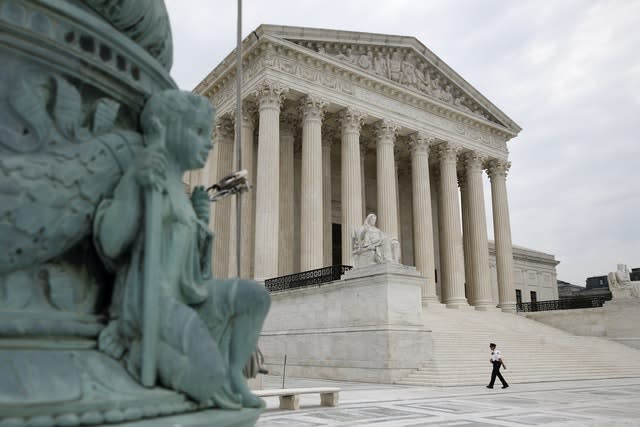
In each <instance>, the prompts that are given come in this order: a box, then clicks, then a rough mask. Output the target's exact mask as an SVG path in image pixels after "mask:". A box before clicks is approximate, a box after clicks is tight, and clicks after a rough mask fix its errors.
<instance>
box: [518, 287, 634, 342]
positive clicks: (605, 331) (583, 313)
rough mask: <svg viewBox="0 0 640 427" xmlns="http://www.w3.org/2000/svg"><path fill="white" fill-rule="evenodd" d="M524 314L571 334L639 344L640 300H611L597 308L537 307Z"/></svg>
mask: <svg viewBox="0 0 640 427" xmlns="http://www.w3.org/2000/svg"><path fill="white" fill-rule="evenodd" d="M526 317H527V318H529V319H533V320H536V321H538V322H541V323H544V324H546V325H549V326H553V327H554V328H558V329H561V330H563V331H567V332H570V333H572V334H575V335H582V336H591V337H604V338H607V339H610V340H613V341H616V342H619V343H621V344H625V345H628V346H629V347H633V348H640V327H639V326H638V325H640V302H639V301H637V299H622V300H615V299H614V300H611V301H608V302H606V303H605V304H604V306H603V307H598V308H581V309H575V310H557V311H539V312H534V313H526Z"/></svg>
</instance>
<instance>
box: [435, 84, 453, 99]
mask: <svg viewBox="0 0 640 427" xmlns="http://www.w3.org/2000/svg"><path fill="white" fill-rule="evenodd" d="M452 92H453V88H452V87H451V85H450V84H447V85H446V86H445V87H444V90H443V91H441V92H440V94H439V95H438V99H440V100H441V101H444V102H447V103H451V102H452V101H453V93H452Z"/></svg>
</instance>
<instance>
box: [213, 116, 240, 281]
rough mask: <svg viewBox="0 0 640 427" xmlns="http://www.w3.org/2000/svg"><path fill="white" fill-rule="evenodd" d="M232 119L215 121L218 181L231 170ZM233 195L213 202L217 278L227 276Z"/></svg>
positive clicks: (224, 118)
mask: <svg viewBox="0 0 640 427" xmlns="http://www.w3.org/2000/svg"><path fill="white" fill-rule="evenodd" d="M233 130H234V127H233V120H232V119H231V118H230V117H229V116H223V117H220V119H218V120H217V123H216V130H215V132H216V135H215V138H216V142H217V144H216V145H217V147H218V148H217V150H218V156H217V157H218V162H217V165H216V179H215V180H214V181H215V182H218V181H219V180H220V179H222V178H224V177H225V176H227V175H228V174H230V173H231V172H232V171H233V167H234V165H233V151H234V150H233V138H234V131H233ZM234 201H235V198H234V197H227V198H224V199H222V200H219V201H217V202H216V203H214V204H213V208H214V209H215V210H216V213H215V216H214V224H213V231H214V233H215V239H214V240H213V244H214V249H213V275H214V276H215V277H218V278H227V277H229V260H230V256H229V255H230V253H229V245H230V243H231V231H232V230H231V204H232V203H233V202H234Z"/></svg>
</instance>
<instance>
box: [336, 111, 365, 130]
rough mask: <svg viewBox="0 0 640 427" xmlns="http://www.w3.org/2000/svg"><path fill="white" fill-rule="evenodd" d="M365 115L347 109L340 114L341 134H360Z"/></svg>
mask: <svg viewBox="0 0 640 427" xmlns="http://www.w3.org/2000/svg"><path fill="white" fill-rule="evenodd" d="M365 117H366V114H365V113H363V112H361V111H358V110H355V109H353V108H351V107H347V108H345V109H344V110H342V111H341V112H340V124H341V125H342V133H357V134H359V133H360V129H361V128H362V124H363V122H364V118H365Z"/></svg>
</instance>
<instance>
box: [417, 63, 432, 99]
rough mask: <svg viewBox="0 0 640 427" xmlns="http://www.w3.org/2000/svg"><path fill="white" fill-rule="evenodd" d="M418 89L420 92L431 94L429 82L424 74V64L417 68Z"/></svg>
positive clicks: (419, 64)
mask: <svg viewBox="0 0 640 427" xmlns="http://www.w3.org/2000/svg"><path fill="white" fill-rule="evenodd" d="M415 72H416V87H417V88H418V90H419V91H420V92H425V93H428V92H429V80H428V77H427V76H426V75H425V72H424V64H423V63H422V62H420V63H418V66H417V67H416V70H415Z"/></svg>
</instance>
